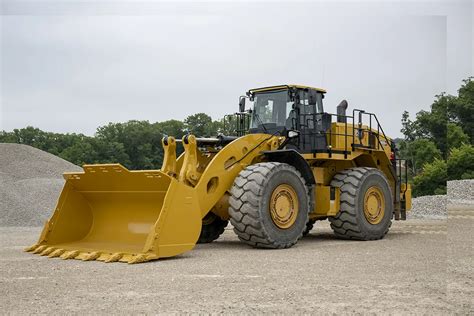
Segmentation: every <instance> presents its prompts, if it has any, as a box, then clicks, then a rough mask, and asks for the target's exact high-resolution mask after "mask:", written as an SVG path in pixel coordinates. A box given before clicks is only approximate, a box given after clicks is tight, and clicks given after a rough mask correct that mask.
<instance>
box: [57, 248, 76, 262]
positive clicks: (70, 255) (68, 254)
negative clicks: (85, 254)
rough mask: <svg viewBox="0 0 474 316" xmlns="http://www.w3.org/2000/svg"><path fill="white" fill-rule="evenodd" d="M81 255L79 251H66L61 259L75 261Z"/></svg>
mask: <svg viewBox="0 0 474 316" xmlns="http://www.w3.org/2000/svg"><path fill="white" fill-rule="evenodd" d="M78 255H79V251H78V250H71V251H66V252H65V253H63V254H62V255H61V259H65V260H66V259H74V258H76V257H77V256H78Z"/></svg>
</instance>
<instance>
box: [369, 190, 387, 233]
mask: <svg viewBox="0 0 474 316" xmlns="http://www.w3.org/2000/svg"><path fill="white" fill-rule="evenodd" d="M384 215H385V197H384V195H383V192H382V190H380V188H379V187H376V186H373V187H370V188H369V189H368V190H367V192H365V197H364V216H365V219H366V220H367V221H368V222H369V223H370V224H372V225H376V224H378V223H380V221H382V218H383V217H384Z"/></svg>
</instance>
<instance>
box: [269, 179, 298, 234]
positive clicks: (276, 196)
mask: <svg viewBox="0 0 474 316" xmlns="http://www.w3.org/2000/svg"><path fill="white" fill-rule="evenodd" d="M298 208H299V204H298V196H297V195H296V191H295V190H294V189H293V187H291V186H290V185H288V184H280V185H279V186H277V187H276V188H275V189H274V190H273V193H272V196H271V198H270V215H271V218H272V220H273V223H274V224H275V225H276V226H277V227H278V228H281V229H287V228H290V227H291V226H292V225H293V224H294V222H295V221H296V217H297V215H298Z"/></svg>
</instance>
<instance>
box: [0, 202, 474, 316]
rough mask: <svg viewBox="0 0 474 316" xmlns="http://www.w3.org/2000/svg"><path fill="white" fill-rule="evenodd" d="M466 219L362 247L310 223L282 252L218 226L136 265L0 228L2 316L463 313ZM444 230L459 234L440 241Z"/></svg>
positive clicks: (417, 225)
mask: <svg viewBox="0 0 474 316" xmlns="http://www.w3.org/2000/svg"><path fill="white" fill-rule="evenodd" d="M466 214H467V215H465V216H469V217H470V220H463V221H461V220H459V221H458V222H456V223H457V224H456V225H453V226H452V228H449V223H448V222H449V220H411V221H405V222H400V221H399V222H395V223H394V224H393V226H392V229H391V231H390V233H389V234H388V235H387V236H386V238H385V239H383V240H379V241H370V242H357V241H355V242H354V241H343V240H338V239H336V238H334V235H333V234H332V232H331V230H330V228H329V225H328V223H327V222H326V221H325V222H318V223H317V225H316V228H315V229H314V230H313V231H312V232H311V233H310V235H309V236H308V237H306V238H304V239H303V240H301V241H300V242H299V243H298V244H297V245H296V246H295V247H293V248H290V249H284V250H260V249H252V248H249V247H248V246H246V245H244V244H242V243H241V242H239V241H238V239H237V238H236V236H235V234H234V233H233V232H232V231H231V230H226V232H225V233H224V235H223V236H222V237H221V238H220V239H219V240H218V241H217V242H214V243H211V244H205V245H198V246H197V247H196V249H194V250H193V251H191V252H188V253H186V254H184V255H181V256H178V257H175V258H171V259H166V260H158V261H152V262H149V263H144V264H137V265H127V264H125V263H108V264H106V263H102V262H97V261H94V262H82V261H78V260H67V261H64V260H61V259H57V258H56V259H50V258H46V257H41V256H38V255H32V254H29V253H25V252H22V249H23V247H25V246H27V245H30V244H32V243H33V242H34V241H35V240H36V238H37V236H38V233H39V229H38V228H21V227H8V228H0V237H1V240H2V241H1V247H0V258H1V260H0V275H1V277H0V291H1V292H2V295H1V296H0V306H2V310H3V311H4V312H7V313H9V314H29V313H45V314H46V313H48V314H56V313H58V314H69V313H77V314H79V313H80V314H82V313H93V314H102V313H111V314H128V313H147V314H150V313H206V314H207V313H226V314H229V313H243V314H262V313H268V314H275V313H278V314H303V313H305V314H310V313H311V314H314V313H317V314H333V313H334V314H341V313H342V314H373V313H376V314H428V315H433V314H434V315H446V314H453V313H459V314H469V313H473V312H474V310H473V305H472V297H473V296H472V295H473V292H472V285H473V282H472V275H473V273H472V272H473V265H472V244H470V245H466V243H460V242H459V239H464V238H468V237H469V238H472V230H466V229H462V227H463V225H468V224H469V223H470V225H472V219H473V218H474V216H473V215H474V214H473V211H472V210H470V211H469V213H466ZM469 221H470V222H469ZM459 225H460V226H459ZM447 227H448V228H447ZM447 229H453V230H455V231H457V233H458V234H459V235H458V236H456V235H453V236H452V237H451V236H449V237H448V238H447ZM467 234H471V235H470V236H468V235H467ZM471 240H472V239H471ZM457 247H459V248H457ZM469 251H470V252H469ZM450 256H451V257H450Z"/></svg>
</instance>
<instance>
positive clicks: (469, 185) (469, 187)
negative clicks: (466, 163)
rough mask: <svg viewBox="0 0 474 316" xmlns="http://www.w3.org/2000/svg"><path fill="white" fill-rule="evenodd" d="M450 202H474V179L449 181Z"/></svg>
mask: <svg viewBox="0 0 474 316" xmlns="http://www.w3.org/2000/svg"><path fill="white" fill-rule="evenodd" d="M448 200H449V202H448V203H449V204H474V179H470V180H455V181H448Z"/></svg>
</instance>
